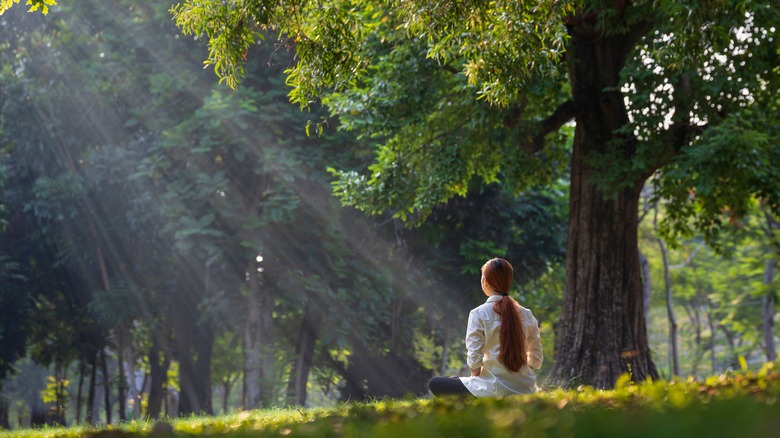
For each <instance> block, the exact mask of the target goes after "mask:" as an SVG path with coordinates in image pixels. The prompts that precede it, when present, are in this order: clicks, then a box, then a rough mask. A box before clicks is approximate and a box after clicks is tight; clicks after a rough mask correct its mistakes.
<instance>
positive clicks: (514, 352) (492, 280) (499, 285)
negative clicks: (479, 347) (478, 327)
mask: <svg viewBox="0 0 780 438" xmlns="http://www.w3.org/2000/svg"><path fill="white" fill-rule="evenodd" d="M481 270H482V276H483V277H484V278H485V281H486V282H487V284H488V285H489V286H490V288H491V289H492V290H493V291H494V292H498V293H500V294H501V295H502V297H501V301H497V302H496V304H493V311H494V312H496V313H498V314H499V315H500V316H501V331H500V332H499V338H498V339H499V341H498V342H499V347H500V349H501V351H500V353H499V354H498V360H499V361H500V362H501V363H503V364H504V366H505V367H506V368H507V369H508V370H510V371H514V372H517V371H520V368H522V367H523V365H525V364H526V363H527V362H528V357H527V353H526V350H525V349H526V346H525V335H524V334H523V324H522V321H521V319H520V306H519V305H518V304H517V302H516V301H515V300H513V299H512V297H510V296H509V295H507V294H508V293H509V288H510V287H511V286H512V276H513V273H514V270H513V268H512V264H511V263H509V262H508V261H506V260H504V259H500V258H495V259H490V260H488V261H487V263H485V264H484V265H482V269H481Z"/></svg>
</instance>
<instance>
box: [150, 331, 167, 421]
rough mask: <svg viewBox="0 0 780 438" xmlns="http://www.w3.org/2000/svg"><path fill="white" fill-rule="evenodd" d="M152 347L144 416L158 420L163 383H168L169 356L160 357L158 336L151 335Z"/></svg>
mask: <svg viewBox="0 0 780 438" xmlns="http://www.w3.org/2000/svg"><path fill="white" fill-rule="evenodd" d="M152 336H153V337H152V345H151V347H150V348H149V376H150V377H149V378H150V382H149V401H148V403H147V405H146V416H147V417H149V418H159V417H160V413H161V412H162V404H163V397H164V392H165V391H164V387H165V383H166V382H167V381H168V367H169V366H170V362H171V360H170V357H169V356H170V355H168V354H163V356H164V357H161V347H160V341H159V339H158V338H159V336H160V335H159V334H153V335H152Z"/></svg>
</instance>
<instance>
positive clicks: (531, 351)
mask: <svg viewBox="0 0 780 438" xmlns="http://www.w3.org/2000/svg"><path fill="white" fill-rule="evenodd" d="M529 313H531V312H530V311H529ZM524 325H525V327H523V328H524V329H525V330H526V335H525V345H526V349H527V352H528V353H527V354H528V356H527V360H528V366H529V367H531V368H534V369H537V370H538V369H539V368H541V367H542V361H543V360H544V356H543V355H542V338H541V336H540V334H539V323H538V322H537V321H536V318H534V317H533V316H531V318H529V321H528V324H524Z"/></svg>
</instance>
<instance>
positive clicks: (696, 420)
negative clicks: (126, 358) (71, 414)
mask: <svg viewBox="0 0 780 438" xmlns="http://www.w3.org/2000/svg"><path fill="white" fill-rule="evenodd" d="M776 368H777V365H776V364H767V366H765V367H764V368H763V369H762V370H761V371H759V372H746V373H742V374H735V375H722V376H717V377H711V378H709V379H707V380H706V381H705V382H697V381H694V380H687V381H672V382H663V381H659V382H647V383H643V384H638V385H633V384H630V383H628V381H627V379H625V378H624V379H621V381H620V382H618V387H617V389H616V390H614V391H598V390H594V389H592V388H580V389H578V390H569V391H563V390H555V391H550V392H543V393H539V394H536V395H532V396H517V397H505V398H495V399H457V398H453V399H433V400H429V399H422V400H385V401H376V402H373V403H348V404H344V405H343V406H340V407H337V408H329V409H273V410H257V411H247V412H241V413H237V414H233V415H226V416H219V417H192V418H184V419H171V420H167V421H166V422H164V424H156V423H155V422H153V421H138V420H136V421H132V422H129V423H126V424H122V425H119V426H109V427H108V428H107V429H89V428H78V427H72V428H59V429H56V428H47V429H36V430H15V431H11V432H0V438H6V437H11V436H14V437H30V438H44V437H76V436H99V437H104V438H111V437H124V436H127V437H129V436H155V437H161V436H212V435H220V436H229V437H243V436H262V437H388V438H389V437H402V438H410V437H486V436H490V437H519V436H528V437H608V436H619V437H622V436H632V437H676V436H681V437H682V436H684V437H688V436H691V437H707V436H723V437H738V438H746V437H770V436H778V434H779V433H780V402H778V397H780V373H778V372H777V371H776Z"/></svg>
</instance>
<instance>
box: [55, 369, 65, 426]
mask: <svg viewBox="0 0 780 438" xmlns="http://www.w3.org/2000/svg"><path fill="white" fill-rule="evenodd" d="M54 375H55V379H56V382H57V383H56V385H57V386H56V387H55V389H54V398H55V402H54V404H55V411H54V422H55V423H56V424H59V425H60V426H65V380H66V379H67V378H68V376H67V364H65V363H63V362H61V361H57V364H56V365H55V369H54Z"/></svg>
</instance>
